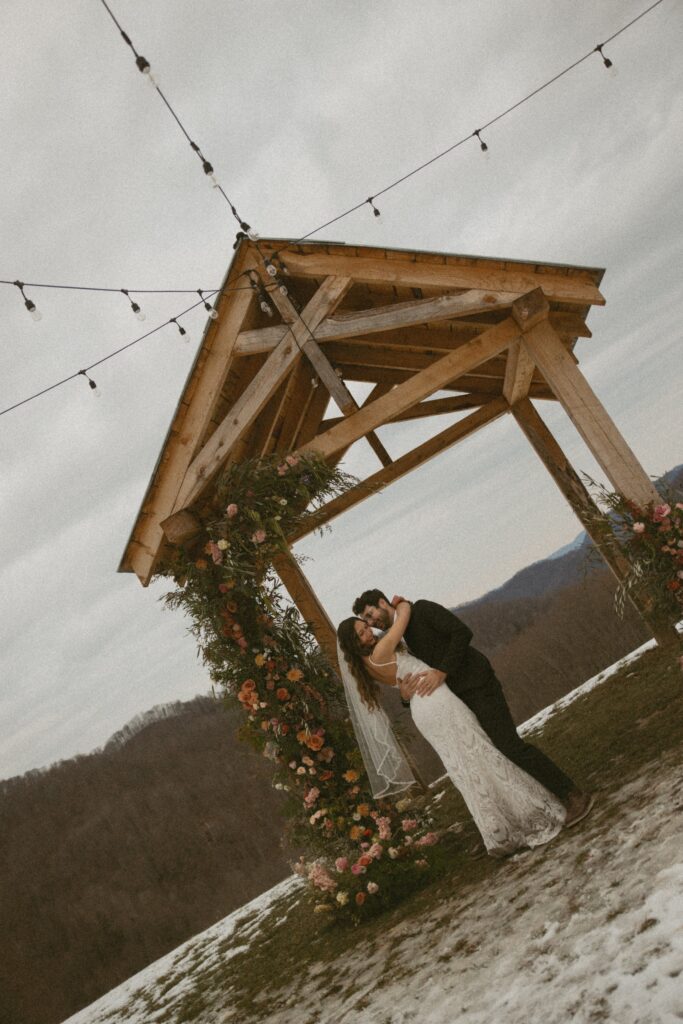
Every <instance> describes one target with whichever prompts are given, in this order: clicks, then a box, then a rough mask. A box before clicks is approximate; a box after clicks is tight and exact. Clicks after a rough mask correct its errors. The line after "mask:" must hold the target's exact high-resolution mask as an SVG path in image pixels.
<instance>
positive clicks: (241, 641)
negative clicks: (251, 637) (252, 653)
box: [237, 636, 249, 651]
mask: <svg viewBox="0 0 683 1024" xmlns="http://www.w3.org/2000/svg"><path fill="white" fill-rule="evenodd" d="M237 646H238V647H240V648H241V649H242V650H243V651H246V649H247V647H248V646H249V644H248V643H247V641H246V639H245V638H244V637H243V636H240V637H238V638H237Z"/></svg>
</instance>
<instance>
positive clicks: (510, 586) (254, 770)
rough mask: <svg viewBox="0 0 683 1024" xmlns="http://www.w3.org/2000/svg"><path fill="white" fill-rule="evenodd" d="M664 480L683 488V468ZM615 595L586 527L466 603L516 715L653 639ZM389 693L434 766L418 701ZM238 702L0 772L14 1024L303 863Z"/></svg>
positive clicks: (183, 710)
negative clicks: (246, 734)
mask: <svg viewBox="0 0 683 1024" xmlns="http://www.w3.org/2000/svg"><path fill="white" fill-rule="evenodd" d="M667 478H668V479H667V480H666V483H667V484H669V485H670V486H671V485H679V486H680V484H681V483H682V482H683V467H677V469H676V470H674V471H672V472H671V473H670V474H667ZM613 593H614V583H613V579H612V576H611V574H610V573H609V571H608V570H607V569H606V568H604V567H602V566H601V565H599V564H598V562H597V561H596V559H595V558H591V557H590V546H589V544H588V543H587V542H584V543H582V544H580V545H579V546H577V547H574V546H570V549H569V550H567V551H565V553H564V554H562V555H560V556H559V557H555V558H550V559H545V560H543V561H540V562H537V563H536V564H535V565H532V566H529V567H528V568H526V569H524V570H522V571H521V572H519V573H517V574H516V575H515V576H514V577H513V578H512V579H511V580H509V581H508V582H507V583H506V584H505V585H504V586H502V587H500V588H499V589H497V590H495V591H492V592H491V593H489V594H487V595H485V596H484V597H482V598H480V599H479V600H477V601H473V602H470V603H469V604H467V605H462V606H460V607H459V608H457V609H455V610H456V611H457V614H458V615H459V616H461V617H462V618H463V619H464V620H465V622H467V624H468V625H469V626H470V627H471V628H472V630H473V631H474V645H475V646H476V647H478V648H480V649H481V650H482V651H484V652H485V653H486V654H487V655H488V656H489V657H490V658H491V660H492V662H493V664H494V666H495V668H496V671H497V672H498V675H499V678H500V679H501V681H502V683H503V685H504V688H505V691H506V693H507V696H508V699H509V702H510V705H511V707H512V709H513V713H514V715H515V718H516V720H517V721H522V720H524V719H526V718H528V717H529V716H530V715H532V714H534V712H536V711H538V710H539V709H540V708H542V707H545V706H546V705H548V704H550V703H552V702H553V701H555V700H556V699H557V698H558V697H560V696H562V695H563V694H565V693H567V692H568V691H569V690H572V689H574V687H576V686H577V685H579V684H580V683H581V682H583V681H584V680H586V679H588V678H590V677H591V676H592V675H595V674H596V673H598V672H599V671H601V670H602V669H603V668H605V667H606V666H608V665H610V664H612V663H613V662H614V661H616V660H617V659H618V658H619V657H621V656H622V655H623V654H625V653H627V652H628V651H630V650H632V649H633V648H635V647H637V646H638V645H639V644H640V643H642V642H643V641H644V640H645V639H647V637H648V633H647V630H646V628H645V627H644V625H643V624H642V622H641V620H640V619H639V618H638V617H637V616H636V615H635V613H629V614H627V616H626V618H625V619H624V620H623V621H622V620H620V619H619V618H618V617H617V616H616V614H615V612H614V608H613ZM425 596H428V595H425ZM386 699H387V710H388V711H389V713H390V715H391V716H392V718H394V719H395V721H396V724H397V727H398V728H399V730H400V731H402V732H403V734H404V736H405V738H406V740H407V741H408V743H409V745H410V747H411V748H412V749H413V752H414V754H415V756H416V758H417V760H418V762H419V764H420V766H421V768H422V770H423V772H424V774H425V776H426V777H427V778H428V779H430V778H435V777H437V776H438V775H439V774H441V772H442V769H441V766H440V764H439V761H438V759H437V758H436V756H435V755H434V753H433V752H431V751H430V749H429V748H428V747H427V746H426V744H425V743H424V741H423V740H422V739H421V737H419V736H418V735H417V734H416V733H415V730H414V728H413V725H412V721H411V719H410V715H409V713H408V712H406V711H405V710H404V709H402V708H401V706H400V704H399V703H398V701H397V696H396V694H395V693H394V691H391V690H387V693H386ZM240 716H241V712H240V711H239V710H237V709H234V710H227V711H226V710H224V709H223V707H222V706H221V705H220V704H219V703H218V702H216V701H214V700H212V699H211V698H208V697H198V698H196V699H195V700H194V701H191V702H189V703H186V704H177V705H167V706H164V707H162V708H157V709H153V710H152V711H151V712H149V713H148V714H146V715H142V716H138V717H137V718H136V719H134V720H133V721H132V722H131V723H129V725H128V726H127V727H126V728H125V729H123V730H122V731H121V732H119V733H117V734H116V735H115V736H114V737H112V739H111V740H110V742H109V743H108V744H107V746H106V747H105V748H104V749H103V750H101V751H97V752H95V753H93V754H90V755H88V756H84V757H78V758H75V759H73V760H70V761H64V762H61V763H59V764H57V765H54V766H53V767H52V768H50V769H48V770H46V771H35V772H29V773H28V774H27V775H24V776H20V777H17V778H15V779H10V780H7V781H6V782H4V783H0V909H1V911H2V921H3V925H4V927H3V929H2V933H1V934H0V1024H59V1022H60V1021H62V1020H64V1018H65V1017H67V1016H69V1015H70V1014H72V1013H74V1012H75V1011H76V1010H77V1009H79V1008H80V1007H82V1006H86V1005H87V1004H88V1003H90V1002H92V1001H93V1000H94V999H96V998H97V997H98V996H100V995H102V994H103V993H104V992H106V991H108V990H109V989H111V988H112V987H114V986H115V985H117V984H119V983H120V982H121V981H124V980H125V979H126V978H128V977H130V976H131V975H132V974H134V973H135V972H137V971H138V970H140V969H141V968H142V967H144V966H145V965H146V964H148V963H151V962H152V961H153V960H155V959H157V958H158V957H159V956H161V955H162V954H163V953H166V952H168V951H169V950H171V949H174V948H175V947H176V946H178V945H179V944H180V943H181V942H183V941H184V940H185V939H187V938H189V937H190V936H192V935H195V934H196V933H197V932H199V931H201V930H203V929H204V928H206V927H208V926H209V925H210V924H212V923H213V922H214V921H217V920H220V919H221V918H223V917H224V916H225V915H226V914H228V913H229V912H230V911H231V910H233V909H234V908H236V907H238V906H240V905H242V904H243V903H245V902H246V901H248V900H249V899H251V898H252V897H254V896H256V895H257V894H258V893H260V892H263V891H264V890H265V889H268V888H270V887H271V886H272V885H274V884H275V883H276V882H278V881H279V880H280V879H282V878H283V877H285V876H286V875H287V874H288V873H289V865H288V857H287V855H286V853H285V851H283V849H282V847H281V836H282V833H283V828H284V814H283V807H284V802H283V799H281V797H282V794H280V793H277V792H275V791H274V790H273V788H272V786H271V783H270V778H271V766H270V764H269V762H267V761H266V760H264V759H263V758H261V757H259V756H257V755H256V754H255V753H254V752H253V751H252V750H250V749H249V748H248V747H246V746H245V745H244V744H243V743H241V742H240V741H239V739H238V737H237V730H238V728H239V722H240ZM579 781H580V780H579Z"/></svg>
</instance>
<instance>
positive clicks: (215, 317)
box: [197, 288, 218, 320]
mask: <svg viewBox="0 0 683 1024" xmlns="http://www.w3.org/2000/svg"><path fill="white" fill-rule="evenodd" d="M197 295H198V296H199V298H200V299H201V300H202V302H203V303H204V309H205V310H206V312H207V313H208V314H209V316H210V317H211V319H212V320H218V311H217V310H215V309H214V307H213V306H212V305H211V303H210V302H207V301H206V299H205V298H204V294H203V292H202V290H201V288H197Z"/></svg>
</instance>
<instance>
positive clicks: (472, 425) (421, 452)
mask: <svg viewBox="0 0 683 1024" xmlns="http://www.w3.org/2000/svg"><path fill="white" fill-rule="evenodd" d="M506 412H508V404H507V402H506V401H505V399H504V398H502V397H501V398H494V399H493V401H491V402H488V404H487V405H484V406H482V408H481V409H477V410H476V412H473V413H470V415H469V416H465V417H464V418H463V419H461V420H459V421H458V422H457V423H454V424H452V425H451V426H450V427H447V428H446V430H442V431H441V433H439V434H436V435H435V436H434V437H431V438H430V439H429V440H428V441H425V442H424V443H423V444H421V445H418V446H417V448H413V450H412V451H409V452H406V454H405V455H401V457H400V458H398V459H396V460H395V461H394V462H393V463H392V464H391V466H388V467H386V468H385V469H380V470H378V472H377V473H373V475H372V476H369V477H368V478H367V479H366V480H363V481H361V483H359V484H357V485H356V487H353V488H351V490H348V491H345V492H344V494H340V495H339V497H338V498H334V499H333V500H332V501H328V502H327V504H326V505H323V507H322V508H321V509H319V510H318V511H317V512H315V513H314V514H313V515H311V516H310V518H308V519H307V520H306V522H305V523H303V524H302V525H301V526H300V527H299V529H298V530H297V531H296V532H295V533H292V534H291V535H290V536H289V537H288V541H289V543H290V544H294V543H295V542H296V541H297V540H301V538H302V537H305V536H306V534H308V533H310V532H311V531H312V530H316V529H318V528H319V527H320V526H324V525H325V523H328V522H330V521H331V520H332V519H334V518H335V517H336V516H338V515H340V514H341V513H342V512H345V511H346V509H348V508H352V507H353V506H354V505H357V504H358V503H359V502H360V501H364V500H365V499H366V498H369V497H370V495H372V494H377V493H378V492H379V491H381V490H383V489H384V488H385V487H386V486H387V485H388V484H390V483H392V481H394V480H398V479H399V477H402V476H405V475H406V473H410V471H411V470H413V469H415V467H416V466H421V465H422V464H423V463H425V462H427V461H428V460H429V459H432V458H434V456H435V455H438V454H439V452H442V451H445V450H446V448H451V447H452V446H453V445H454V444H456V443H457V442H458V441H462V440H463V439H464V438H466V437H469V436H470V435H471V434H473V433H474V432H475V431H477V430H479V429H480V428H481V427H484V426H486V424H487V423H492V422H493V420H495V419H498V417H499V416H502V415H504V414H505V413H506Z"/></svg>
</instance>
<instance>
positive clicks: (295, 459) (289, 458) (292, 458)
mask: <svg viewBox="0 0 683 1024" xmlns="http://www.w3.org/2000/svg"><path fill="white" fill-rule="evenodd" d="M285 462H286V463H287V465H288V466H298V465H299V456H298V455H286V456H285Z"/></svg>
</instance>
